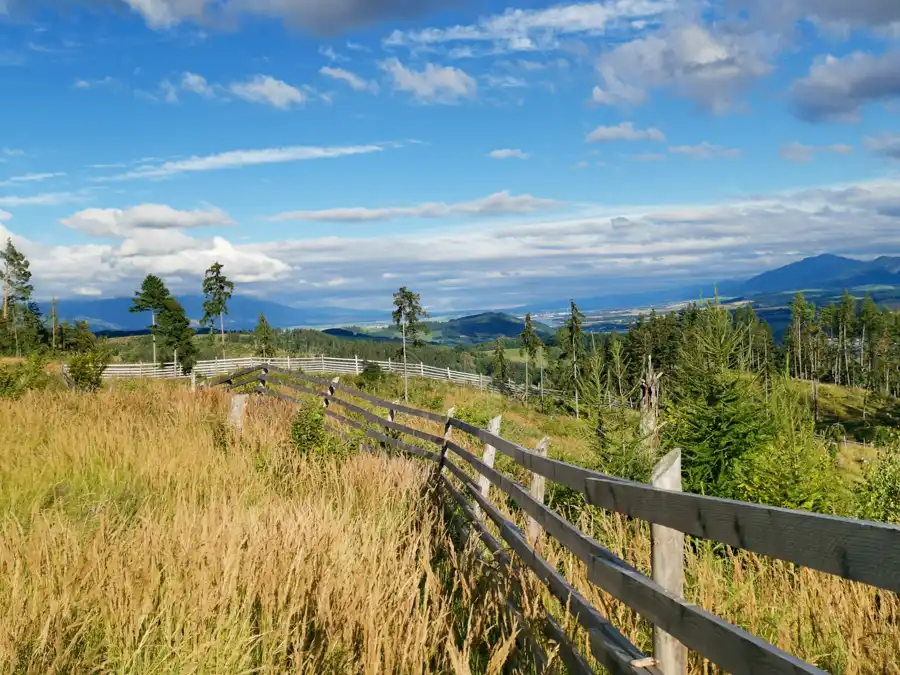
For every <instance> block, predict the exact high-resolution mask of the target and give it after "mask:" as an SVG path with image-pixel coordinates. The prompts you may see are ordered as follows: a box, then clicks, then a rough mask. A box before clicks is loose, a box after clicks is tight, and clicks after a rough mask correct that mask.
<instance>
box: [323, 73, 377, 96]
mask: <svg viewBox="0 0 900 675" xmlns="http://www.w3.org/2000/svg"><path fill="white" fill-rule="evenodd" d="M319 72H320V73H321V74H322V75H324V76H325V77H330V78H331V79H333V80H340V81H342V82H346V83H347V84H348V85H349V86H350V88H351V89H353V90H354V91H368V92H371V93H373V94H377V93H378V83H377V82H374V81H371V80H364V79H363V78H361V77H360V76H359V75H357V74H356V73H351V72H350V71H349V70H345V69H344V68H332V67H330V66H324V67H322V68H320V69H319Z"/></svg>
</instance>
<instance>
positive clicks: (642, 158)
mask: <svg viewBox="0 0 900 675" xmlns="http://www.w3.org/2000/svg"><path fill="white" fill-rule="evenodd" d="M626 156H627V158H628V159H633V160H634V161H636V162H664V161H665V159H666V156H665V155H663V154H661V153H658V152H639V153H637V154H636V155H626Z"/></svg>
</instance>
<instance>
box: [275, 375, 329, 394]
mask: <svg viewBox="0 0 900 675" xmlns="http://www.w3.org/2000/svg"><path fill="white" fill-rule="evenodd" d="M259 379H260V381H261V382H267V383H269V384H274V385H277V386H279V387H287V388H288V389H293V390H294V391H298V392H300V393H303V394H311V395H312V396H321V395H322V393H321V392H319V391H316V390H315V389H310V388H309V387H304V386H303V385H300V384H297V383H296V382H287V381H286V380H283V379H281V378H278V377H272V376H271V375H263V376H262V377H260V378H259Z"/></svg>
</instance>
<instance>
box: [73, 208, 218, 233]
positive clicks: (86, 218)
mask: <svg viewBox="0 0 900 675" xmlns="http://www.w3.org/2000/svg"><path fill="white" fill-rule="evenodd" d="M61 222H62V224H63V225H65V226H66V227H69V228H71V229H73V230H77V231H79V232H81V233H82V234H88V235H91V236H94V237H125V236H129V235H133V233H134V232H135V231H136V230H153V231H156V232H157V233H158V231H160V230H184V229H190V228H195V227H210V226H214V225H219V226H221V225H234V221H233V220H231V218H230V217H229V216H228V214H227V213H225V212H224V211H222V210H221V209H217V208H214V207H210V208H205V209H195V210H193V211H179V210H177V209H173V208H172V207H171V206H166V205H165V204H139V205H137V206H132V207H130V208H127V209H96V208H95V209H85V210H83V211H79V212H78V213H75V214H73V215H72V216H70V217H68V218H63V219H62V221H61Z"/></svg>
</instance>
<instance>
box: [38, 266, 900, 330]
mask: <svg viewBox="0 0 900 675" xmlns="http://www.w3.org/2000/svg"><path fill="white" fill-rule="evenodd" d="M716 287H717V289H718V292H719V294H720V295H721V296H725V297H732V298H745V299H747V300H748V301H756V302H758V303H759V305H760V306H781V305H783V304H784V295H785V294H789V293H794V292H796V291H805V292H807V294H808V295H811V296H812V297H815V298H816V299H817V300H820V299H827V298H828V297H830V296H833V295H835V294H839V293H841V292H842V291H843V290H844V289H845V288H846V289H849V290H851V291H852V290H854V289H857V294H859V292H858V291H859V289H869V288H873V287H874V288H875V289H877V290H876V291H875V292H873V295H874V296H875V297H876V301H879V302H892V303H896V302H898V301H900V257H891V256H881V257H879V258H876V259H874V260H868V261H864V260H855V259H853V258H846V257H843V256H837V255H831V254H824V255H818V256H814V257H811V258H805V259H803V260H799V261H797V262H794V263H791V264H789V265H785V266H783V267H779V268H777V269H774V270H770V271H768V272H763V273H762V274H759V275H757V276H755V277H752V278H751V279H747V280H734V281H724V282H721V283H719V284H717V285H716ZM886 287H887V290H885V288H886ZM712 293H713V284H712V283H697V284H694V285H691V286H680V287H671V288H665V289H660V290H656V291H645V292H640V293H623V294H610V295H608V296H599V297H593V298H576V301H577V302H578V305H579V306H580V307H581V308H582V309H583V310H611V309H627V308H631V307H649V306H656V307H661V306H664V305H667V304H671V303H674V302H679V301H685V300H693V299H698V298H701V297H706V298H708V297H711V296H712ZM178 300H179V302H181V304H182V305H183V306H184V308H185V311H186V312H187V315H188V316H189V317H190V318H191V319H192V320H194V321H199V319H200V318H201V317H202V316H203V297H202V296H200V295H186V296H180V297H179V298H178ZM568 304H569V301H568V299H566V300H560V301H554V302H541V303H535V304H533V305H528V306H523V307H517V308H511V309H510V310H508V311H509V312H512V313H503V312H483V313H474V312H473V313H472V314H471V315H470V316H464V317H461V318H457V319H451V320H449V321H433V322H430V323H429V325H430V326H431V328H432V331H433V332H434V336H433V339H434V340H435V341H436V342H441V343H444V344H455V343H457V342H463V343H469V344H471V343H477V342H484V341H486V340H492V339H494V338H497V337H514V336H515V335H518V334H519V333H520V332H521V331H522V326H523V322H522V320H521V319H520V318H518V317H519V316H521V315H523V314H524V313H525V312H526V311H530V312H554V311H565V309H567V307H568ZM130 307H131V298H109V299H77V300H64V301H61V302H60V304H59V314H60V318H61V319H68V320H70V321H73V320H79V321H80V320H86V321H88V323H89V324H90V325H91V327H92V328H93V329H94V330H102V331H138V330H142V329H146V328H147V326H148V324H149V323H150V321H149V316H147V315H144V314H132V313H130V312H129V311H128V310H129V308H130ZM228 309H229V311H228V315H227V316H226V329H228V330H247V329H249V328H253V327H254V326H255V325H256V323H257V320H258V318H259V313H260V312H263V313H264V314H265V315H266V318H267V319H268V320H269V323H271V324H272V325H273V326H275V327H278V328H289V327H294V326H351V327H350V328H343V329H334V330H333V331H332V333H333V334H336V335H337V333H336V332H335V331H340V332H341V333H342V337H352V336H354V335H357V336H358V337H381V338H384V339H393V338H394V337H396V336H395V334H394V331H393V330H392V329H391V328H386V329H382V330H378V331H369V330H366V329H361V328H354V327H352V324H356V323H366V322H376V321H383V322H385V323H387V322H389V321H390V314H389V313H388V312H381V311H373V310H367V309H343V308H338V307H327V306H325V307H302V308H301V307H291V306H289V305H285V304H282V303H277V302H272V301H270V300H263V299H261V298H257V297H253V296H246V295H235V296H234V297H233V298H232V299H231V302H230V303H229V306H228ZM41 310H42V311H43V312H44V314H45V315H46V314H48V313H49V311H50V307H49V304H48V303H43V304H42V305H41ZM513 313H514V314H515V315H518V316H515V315H514V314H513ZM535 329H536V330H537V331H538V333H539V334H540V335H542V336H544V335H548V334H550V333H551V332H552V330H553V329H552V328H550V327H549V326H546V325H543V324H536V325H535Z"/></svg>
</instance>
